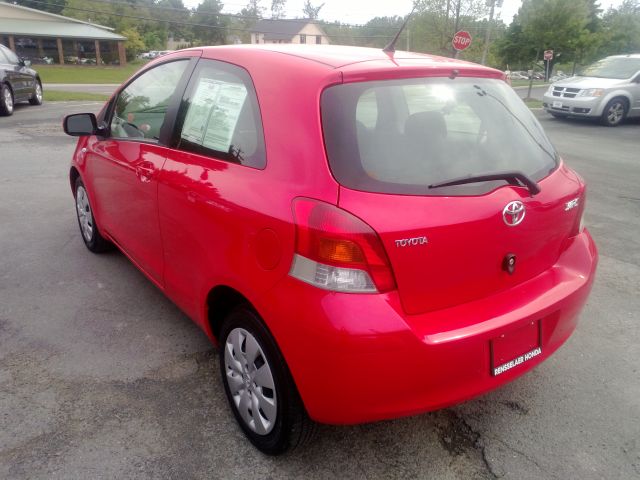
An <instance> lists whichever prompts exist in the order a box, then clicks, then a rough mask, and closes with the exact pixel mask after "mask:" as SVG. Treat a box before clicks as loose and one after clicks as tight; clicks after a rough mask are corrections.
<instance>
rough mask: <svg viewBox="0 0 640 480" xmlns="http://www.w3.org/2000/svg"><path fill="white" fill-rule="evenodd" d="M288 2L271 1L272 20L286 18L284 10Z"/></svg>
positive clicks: (284, 0)
mask: <svg viewBox="0 0 640 480" xmlns="http://www.w3.org/2000/svg"><path fill="white" fill-rule="evenodd" d="M286 4H287V0H271V18H281V17H282V16H284V8H285V6H286Z"/></svg>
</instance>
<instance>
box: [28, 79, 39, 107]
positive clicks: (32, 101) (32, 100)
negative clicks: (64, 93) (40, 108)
mask: <svg viewBox="0 0 640 480" xmlns="http://www.w3.org/2000/svg"><path fill="white" fill-rule="evenodd" d="M29 103H30V104H31V105H42V84H41V83H40V80H36V84H35V87H34V89H33V95H32V96H31V98H30V99H29Z"/></svg>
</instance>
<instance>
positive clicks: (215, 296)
mask: <svg viewBox="0 0 640 480" xmlns="http://www.w3.org/2000/svg"><path fill="white" fill-rule="evenodd" d="M241 305H246V306H247V307H249V308H251V309H252V310H253V311H255V312H256V313H257V310H256V308H255V307H254V306H253V304H252V303H251V302H250V301H249V299H248V298H247V297H246V296H244V295H243V294H242V293H240V292H239V291H238V290H236V289H235V288H232V287H230V286H228V285H216V286H215V287H213V288H212V289H211V290H210V291H209V293H208V294H207V298H206V304H205V313H206V316H205V321H206V327H207V329H208V331H207V334H208V335H209V336H210V337H211V338H212V340H214V341H215V342H216V343H217V342H218V341H219V336H220V329H221V328H222V323H223V321H224V319H225V318H226V317H227V315H228V314H229V313H231V311H232V310H233V309H235V308H237V307H239V306H241ZM258 316H259V314H258ZM260 318H262V317H260ZM263 323H264V320H263ZM265 327H266V324H265Z"/></svg>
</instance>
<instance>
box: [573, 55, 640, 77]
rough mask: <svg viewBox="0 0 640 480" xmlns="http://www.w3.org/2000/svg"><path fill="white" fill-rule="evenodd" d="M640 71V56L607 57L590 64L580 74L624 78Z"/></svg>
mask: <svg viewBox="0 0 640 480" xmlns="http://www.w3.org/2000/svg"><path fill="white" fill-rule="evenodd" d="M639 71H640V58H624V57H607V58H603V59H602V60H599V61H597V62H596V63H593V64H591V65H589V66H588V67H586V68H585V69H584V70H583V71H582V72H581V73H580V74H581V75H582V76H585V77H597V78H616V79H619V80H624V79H625V78H630V77H632V76H633V75H635V74H636V73H638V72H639Z"/></svg>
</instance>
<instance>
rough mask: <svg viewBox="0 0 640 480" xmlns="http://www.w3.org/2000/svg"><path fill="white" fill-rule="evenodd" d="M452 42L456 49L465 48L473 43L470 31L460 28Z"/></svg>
mask: <svg viewBox="0 0 640 480" xmlns="http://www.w3.org/2000/svg"><path fill="white" fill-rule="evenodd" d="M451 44H452V45H453V48H455V49H456V50H464V49H465V48H467V47H468V46H469V45H471V35H470V34H469V32H465V31H464V30H460V31H459V32H458V33H456V34H455V35H454V36H453V40H452V42H451Z"/></svg>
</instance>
